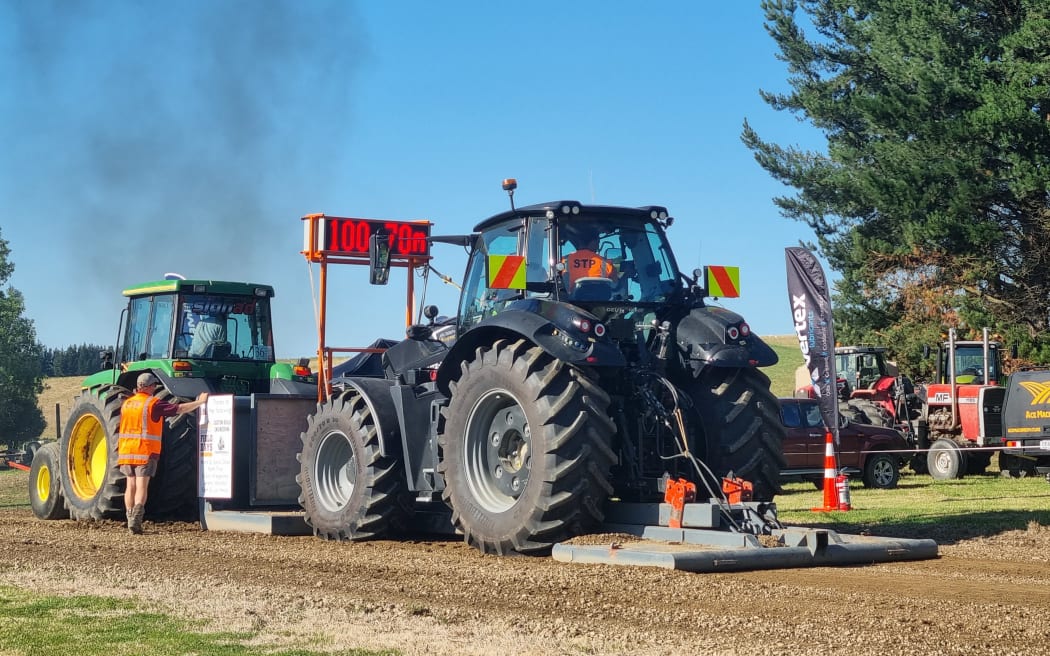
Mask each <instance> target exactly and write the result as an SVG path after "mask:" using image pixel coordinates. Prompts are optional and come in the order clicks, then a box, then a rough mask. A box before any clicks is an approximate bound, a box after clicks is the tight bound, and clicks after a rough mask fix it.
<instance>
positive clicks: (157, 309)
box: [146, 294, 175, 358]
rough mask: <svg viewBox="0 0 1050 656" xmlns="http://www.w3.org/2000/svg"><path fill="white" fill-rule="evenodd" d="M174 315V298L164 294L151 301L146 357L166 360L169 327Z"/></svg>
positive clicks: (168, 345) (169, 335) (169, 337)
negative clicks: (151, 311)
mask: <svg viewBox="0 0 1050 656" xmlns="http://www.w3.org/2000/svg"><path fill="white" fill-rule="evenodd" d="M174 315H175V296H174V295H172V294H166V295H164V296H156V297H154V299H153V314H152V317H151V318H150V322H149V323H150V330H149V340H148V346H147V349H146V354H147V357H150V358H166V357H168V348H169V347H170V346H171V326H172V319H173V317H174Z"/></svg>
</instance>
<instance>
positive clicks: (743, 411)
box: [690, 367, 787, 501]
mask: <svg viewBox="0 0 1050 656" xmlns="http://www.w3.org/2000/svg"><path fill="white" fill-rule="evenodd" d="M690 395H691V397H692V400H693V405H694V406H695V407H696V410H697V412H698V413H699V414H700V416H701V418H702V419H703V422H702V423H703V426H704V430H705V431H706V439H707V460H706V462H707V464H708V466H709V467H711V469H712V470H713V471H714V473H715V475H716V476H718V477H720V478H721V477H723V476H725V475H726V474H728V473H730V472H732V473H733V474H734V475H735V476H737V477H739V478H743V479H745V480H748V481H751V483H752V484H753V485H754V499H755V500H756V501H772V499H773V497H774V496H775V495H777V494H779V493H780V492H782V491H783V490H782V489H781V487H780V470H781V469H784V468H785V467H787V462H786V461H785V460H784V454H783V452H782V450H783V442H784V435H785V429H784V425H783V424H782V423H781V421H780V406H779V405H778V404H777V399H776V397H775V396H774V395H773V393H772V392H771V391H769V378H767V377H766V375H765V374H763V373H762V372H761V371H758V370H757V369H737V368H726V367H707V368H706V369H705V370H704V371H703V372H702V373H701V374H700V377H699V378H698V379H697V381H696V383H695V384H694V385H693V386H692V389H691V392H690Z"/></svg>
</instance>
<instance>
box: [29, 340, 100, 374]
mask: <svg viewBox="0 0 1050 656" xmlns="http://www.w3.org/2000/svg"><path fill="white" fill-rule="evenodd" d="M105 350H112V347H109V348H108V349H107V348H106V347H104V346H99V345H98V344H80V345H79V346H67V347H66V348H53V349H51V348H43V349H41V352H40V371H41V372H42V373H43V375H44V376H47V377H52V376H53V377H59V376H88V375H90V374H93V373H95V372H97V371H98V370H99V369H100V368H101V364H100V363H101V362H102V358H101V356H100V353H101V352H102V351H105Z"/></svg>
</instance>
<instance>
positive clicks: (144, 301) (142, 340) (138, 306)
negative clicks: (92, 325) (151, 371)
mask: <svg viewBox="0 0 1050 656" xmlns="http://www.w3.org/2000/svg"><path fill="white" fill-rule="evenodd" d="M149 308H150V298H149V297H148V296H139V297H137V298H133V299H131V303H129V304H128V327H127V331H126V334H125V335H124V353H123V354H122V355H121V361H123V362H130V361H132V360H145V359H146V357H147V355H148V353H147V351H146V338H147V337H148V336H149Z"/></svg>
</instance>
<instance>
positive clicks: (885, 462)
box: [862, 453, 901, 490]
mask: <svg viewBox="0 0 1050 656" xmlns="http://www.w3.org/2000/svg"><path fill="white" fill-rule="evenodd" d="M897 460H898V459H897V457H896V456H894V455H892V454H889V453H875V454H872V455H870V456H868V459H867V461H865V463H864V475H863V479H862V480H863V482H864V487H870V488H873V489H876V490H892V489H893V488H895V487H897V483H898V481H900V478H901V470H900V466H899V465H898V464H897Z"/></svg>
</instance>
